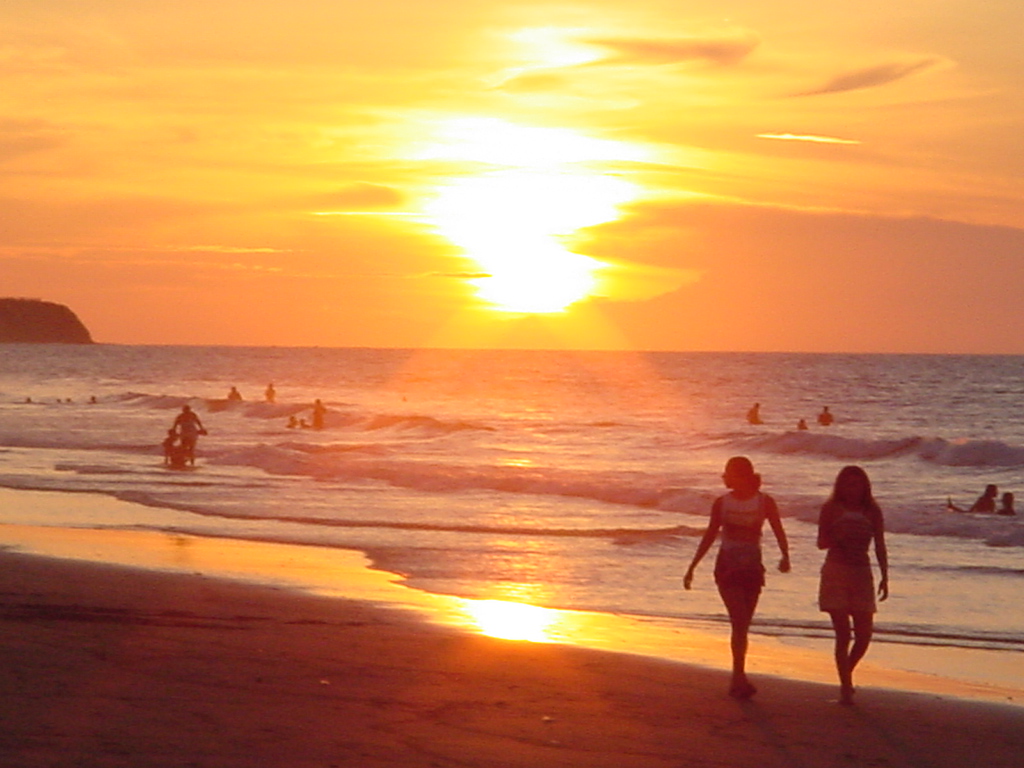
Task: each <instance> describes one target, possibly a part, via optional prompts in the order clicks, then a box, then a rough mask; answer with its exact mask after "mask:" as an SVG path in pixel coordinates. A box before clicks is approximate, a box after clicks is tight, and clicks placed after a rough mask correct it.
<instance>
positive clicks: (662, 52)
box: [583, 32, 761, 65]
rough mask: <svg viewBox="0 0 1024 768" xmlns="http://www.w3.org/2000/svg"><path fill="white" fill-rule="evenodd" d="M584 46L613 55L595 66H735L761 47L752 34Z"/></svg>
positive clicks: (598, 42) (615, 41) (601, 40)
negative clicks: (607, 51)
mask: <svg viewBox="0 0 1024 768" xmlns="http://www.w3.org/2000/svg"><path fill="white" fill-rule="evenodd" d="M583 42H585V43H587V44H588V45H598V46H601V47H602V48H607V49H609V50H611V51H612V52H613V55H612V56H610V57H608V58H605V59H602V60H600V61H598V62H595V63H603V64H608V63H614V64H619V63H627V64H681V63H684V62H689V61H708V62H712V63H714V64H721V65H727V64H736V63H737V62H739V61H742V60H743V59H745V58H746V57H747V56H749V55H750V53H751V52H752V51H753V50H754V49H755V48H757V46H758V45H760V43H761V41H760V39H759V38H758V37H757V36H756V35H754V34H752V33H749V32H748V33H743V34H738V35H728V36H720V37H680V38H667V39H666V38H631V37H624V38H590V39H587V40H584V41H583Z"/></svg>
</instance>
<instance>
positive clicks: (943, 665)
mask: <svg viewBox="0 0 1024 768" xmlns="http://www.w3.org/2000/svg"><path fill="white" fill-rule="evenodd" d="M25 504H31V505H34V506H36V507H37V508H40V507H41V508H51V509H52V508H56V507H61V506H65V505H74V504H77V505H80V506H86V507H91V508H92V511H91V514H93V515H98V516H100V517H102V516H104V513H106V515H107V516H109V517H118V516H120V515H122V514H123V513H124V508H125V507H127V508H129V509H130V508H132V507H139V505H136V504H133V503H132V502H125V501H121V500H118V499H115V498H112V497H109V496H105V495H102V494H93V493H67V492H59V491H34V490H15V489H8V488H2V487H0V521H2V519H3V518H4V517H5V515H4V512H6V511H9V510H13V509H16V508H18V506H19V505H22V506H23V505H25ZM0 551H8V552H13V553H20V554H26V555H31V556H37V557H44V558H55V559H59V560H67V561H78V562H82V563H93V564H102V565H111V566H117V567H124V568H130V569H134V570H141V571H149V572H160V573H174V574H191V575H201V576H204V577H207V578H213V579H217V580H223V581H231V582H239V583H243V584H248V585H251V586H254V587H264V588H265V587H271V588H277V589H283V590H287V591H292V592H295V593H296V594H300V593H305V594H309V595H317V596H321V597H328V598H335V599H344V600H356V601H361V602H365V603H368V604H374V605H382V606H389V607H392V608H397V609H400V610H402V611H404V612H406V614H407V616H408V617H409V619H410V620H411V621H416V622H425V623H430V624H435V625H438V626H443V627H448V628H450V629H453V630H456V631H459V632H465V633H469V634H476V635H485V636H490V637H495V638H499V639H504V640H513V641H524V642H531V643H548V644H561V645H571V646H577V647H580V648H589V649H594V650H603V651H611V652H615V653H625V654H630V655H636V656H644V657H649V658H652V659H660V660H662V661H669V662H679V663H684V664H696V665H699V666H702V667H708V668H712V669H720V670H725V669H727V668H728V656H729V652H728V635H727V632H726V630H725V629H724V628H723V627H722V626H720V625H715V624H700V623H696V622H692V621H690V622H686V621H679V620H676V621H671V620H667V619H666V618H664V617H649V616H636V615H633V616H631V615H621V614H620V615H613V614H602V613H595V612H589V611H573V610H560V609H551V608H543V607H540V606H531V605H528V604H523V603H516V602H510V601H500V600H474V599H468V598H459V597H454V596H447V595H439V594H432V593H429V592H424V591H422V590H418V589H414V588H410V587H408V586H404V585H403V584H402V581H403V579H402V577H401V576H400V575H398V574H395V573H390V572H387V571H382V570H378V569H375V568H373V567H372V564H371V562H370V561H369V559H368V558H367V557H366V555H365V554H363V553H361V552H358V551H356V550H348V549H338V548H334V547H318V546H312V545H295V544H288V543H280V542H272V541H259V540H245V539H236V538H219V537H203V536H195V535H192V534H184V533H175V532H172V531H153V530H145V528H144V527H134V528H133V527H131V526H126V527H124V528H120V529H93V528H69V527H48V526H39V525H18V524H9V523H8V524H5V523H3V522H0ZM680 599H682V597H681V598H680ZM755 625H756V620H755ZM754 632H755V639H754V640H753V641H752V643H751V650H750V659H751V670H752V674H755V675H768V676H774V677H781V678H788V679H793V680H800V681H805V682H815V683H823V684H827V685H831V684H833V683H834V678H835V671H834V666H833V661H832V658H831V650H830V644H829V641H827V640H826V639H816V640H809V639H803V640H802V641H800V642H794V641H793V640H792V638H784V639H780V638H776V637H771V636H768V635H765V634H760V635H758V633H757V627H756V626H755V628H754ZM901 650H902V648H901V647H900V646H896V647H895V648H888V649H886V648H883V649H882V650H879V649H878V648H877V647H873V649H872V654H871V655H872V657H873V658H869V660H867V661H865V662H864V664H863V669H862V671H861V672H860V678H861V682H862V684H863V686H865V687H877V688H887V689H892V690H905V691H912V692H917V693H934V694H939V695H944V696H952V697H958V698H964V699H973V700H978V701H988V702H999V703H1005V704H1010V705H1015V706H1022V707H1024V671H1022V670H1020V669H1019V665H1017V664H1016V663H1015V662H1016V660H1015V659H1014V658H1012V657H1013V656H1015V654H1007V653H1005V652H998V651H990V650H983V649H971V648H931V649H929V648H924V649H922V648H920V647H913V648H911V649H910V650H909V651H908V652H906V653H903V652H901Z"/></svg>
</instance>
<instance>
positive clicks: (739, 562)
mask: <svg viewBox="0 0 1024 768" xmlns="http://www.w3.org/2000/svg"><path fill="white" fill-rule="evenodd" d="M722 480H723V481H724V483H725V486H726V488H728V489H729V492H728V493H727V494H725V495H724V496H720V497H718V498H717V499H715V502H714V504H713V505H712V507H711V519H710V520H709V521H708V527H707V530H706V531H705V532H704V537H703V538H702V539H701V540H700V544H699V545H698V546H697V552H696V553H695V554H694V556H693V562H691V563H690V567H689V568H688V569H687V571H686V576H685V577H684V579H683V586H684V587H685V588H686V589H690V588H691V586H692V584H693V572H694V570H695V569H696V568H697V564H698V563H700V561H701V560H702V559H703V557H704V555H706V554H707V553H708V550H709V549H711V545H712V544H714V543H715V539H716V538H717V537H718V534H719V532H721V534H722V544H721V546H720V547H719V549H718V557H717V558H716V560H715V584H716V585H717V586H718V593H719V594H720V595H721V596H722V602H723V603H725V608H726V611H728V613H729V623H730V625H731V627H732V634H731V641H730V642H731V648H732V681H731V683H730V685H729V695H730V696H734V697H736V698H738V699H749V698H750V697H751V696H753V695H754V694H755V693H757V689H756V688H755V687H754V686H753V685H752V684H751V683H750V681H749V680H748V679H747V672H746V660H747V643H748V641H747V636H748V634H749V632H750V623H751V621H752V620H753V618H754V611H755V610H756V609H757V601H758V598H760V596H761V589H762V588H763V587H764V573H765V569H764V565H763V564H762V563H761V528H762V527H763V526H764V522H765V520H767V521H768V524H769V525H770V526H771V529H772V532H773V533H774V534H775V540H776V541H777V542H778V545H779V551H780V552H781V553H782V560H780V561H779V570H780V571H782V572H783V573H788V572H789V544H788V542H787V540H786V532H785V531H784V530H783V528H782V520H781V519H780V518H779V509H778V507H777V506H776V504H775V500H774V499H773V498H772V497H771V496H769V495H768V494H766V493H762V492H761V476H760V475H759V474H757V473H756V472H754V465H753V464H751V462H750V459H748V458H746V457H745V456H734V457H733V458H731V459H729V461H728V462H727V463H726V465H725V473H724V474H723V475H722Z"/></svg>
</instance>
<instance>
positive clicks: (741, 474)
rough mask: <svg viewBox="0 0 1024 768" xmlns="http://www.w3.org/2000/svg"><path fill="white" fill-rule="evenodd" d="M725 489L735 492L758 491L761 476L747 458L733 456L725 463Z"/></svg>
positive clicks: (723, 476) (723, 475)
mask: <svg viewBox="0 0 1024 768" xmlns="http://www.w3.org/2000/svg"><path fill="white" fill-rule="evenodd" d="M722 480H723V481H724V482H725V487H726V488H730V489H732V490H734V491H744V490H746V491H758V490H760V489H761V476H760V475H759V474H757V473H756V472H755V471H754V464H753V463H752V462H751V461H750V459H748V458H747V457H746V456H733V457H732V458H731V459H729V460H728V461H727V462H726V463H725V472H724V473H723V474H722Z"/></svg>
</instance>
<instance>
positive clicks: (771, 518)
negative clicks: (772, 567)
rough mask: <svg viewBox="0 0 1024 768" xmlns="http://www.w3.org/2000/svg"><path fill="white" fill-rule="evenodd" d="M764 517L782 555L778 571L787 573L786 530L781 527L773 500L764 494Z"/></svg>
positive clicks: (787, 548)
mask: <svg viewBox="0 0 1024 768" xmlns="http://www.w3.org/2000/svg"><path fill="white" fill-rule="evenodd" d="M764 504H765V517H766V518H768V525H770V526H771V527H772V533H774V534H775V541H776V542H778V544H779V552H781V553H782V559H781V560H779V570H780V571H782V572H783V573H789V568H790V565H789V539H787V538H786V530H785V529H784V528H783V527H782V518H781V517H779V507H778V505H776V503H775V499H773V498H772V497H771V496H768V495H767V494H765V497H764Z"/></svg>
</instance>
